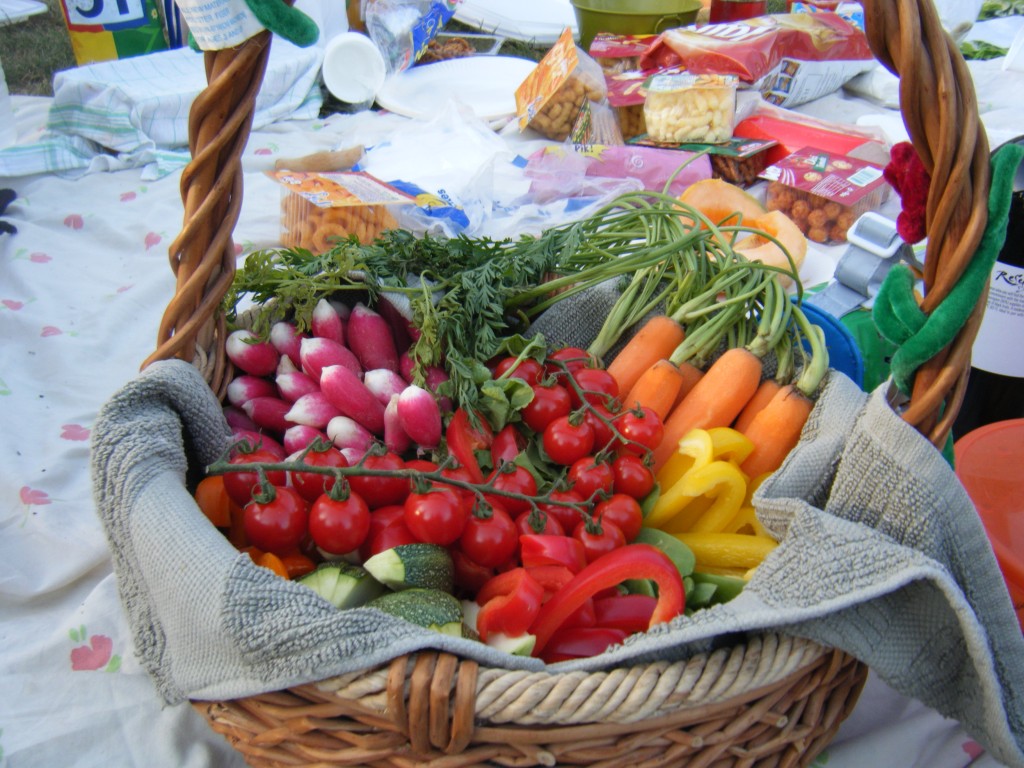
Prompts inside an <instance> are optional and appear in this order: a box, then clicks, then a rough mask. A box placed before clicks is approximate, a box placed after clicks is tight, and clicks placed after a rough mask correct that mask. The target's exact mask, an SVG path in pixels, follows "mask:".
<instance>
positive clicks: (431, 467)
mask: <svg viewBox="0 0 1024 768" xmlns="http://www.w3.org/2000/svg"><path fill="white" fill-rule="evenodd" d="M405 468H406V469H412V470H415V471H416V472H436V471H437V462H436V461H430V460H429V459H409V460H408V461H406V462H405Z"/></svg>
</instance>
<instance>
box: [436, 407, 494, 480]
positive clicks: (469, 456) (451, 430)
mask: <svg viewBox="0 0 1024 768" xmlns="http://www.w3.org/2000/svg"><path fill="white" fill-rule="evenodd" d="M479 422H480V426H479V427H475V426H474V425H473V422H472V421H470V418H469V413H468V412H466V411H465V410H464V409H462V408H458V409H456V411H455V413H454V414H453V415H452V420H451V421H450V422H448V428H447V429H446V430H445V435H444V436H445V442H446V443H447V445H448V452H449V453H450V454H451V455H452V456H454V457H455V460H456V461H457V462H459V466H461V467H465V468H466V469H467V470H468V471H469V472H470V474H471V475H472V477H473V482H474V483H482V482H483V481H484V473H483V471H482V470H481V469H480V464H479V462H477V460H476V451H478V450H483V449H485V448H490V446H491V442H492V441H493V440H494V435H493V433H492V432H491V428H490V425H488V423H487V420H486V419H484V418H483V417H482V416H481V417H480V418H479Z"/></svg>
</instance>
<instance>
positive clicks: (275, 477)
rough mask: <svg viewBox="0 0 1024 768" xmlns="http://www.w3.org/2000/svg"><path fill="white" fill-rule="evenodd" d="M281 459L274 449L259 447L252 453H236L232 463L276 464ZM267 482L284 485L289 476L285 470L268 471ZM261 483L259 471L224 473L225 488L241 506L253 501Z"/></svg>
mask: <svg viewBox="0 0 1024 768" xmlns="http://www.w3.org/2000/svg"><path fill="white" fill-rule="evenodd" d="M280 460H281V457H280V456H278V455H277V454H276V453H275V452H274V451H270V450H267V449H266V448H257V449H256V450H255V451H252V452H251V453H235V454H234V455H233V456H232V457H231V459H230V462H229V463H231V464H256V463H261V462H262V463H266V464H272V463H273V464H276V463H277V462H279V461H280ZM266 475H267V482H268V483H270V484H271V485H275V486H281V487H283V486H284V485H285V484H286V483H287V482H288V476H287V474H286V473H285V472H283V471H273V472H267V473H266ZM259 485H260V480H259V474H258V473H257V472H249V471H245V472H225V473H224V490H226V491H227V492H228V496H230V497H231V500H232V501H233V502H235V504H237V505H238V506H240V507H244V506H245V505H246V504H248V503H249V502H250V501H252V494H253V491H255V490H258V489H259Z"/></svg>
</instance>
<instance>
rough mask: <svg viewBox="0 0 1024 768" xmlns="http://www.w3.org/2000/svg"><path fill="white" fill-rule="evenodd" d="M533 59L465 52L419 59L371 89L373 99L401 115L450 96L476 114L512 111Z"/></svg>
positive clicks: (416, 113)
mask: <svg viewBox="0 0 1024 768" xmlns="http://www.w3.org/2000/svg"><path fill="white" fill-rule="evenodd" d="M536 66H537V62H535V61H530V60H529V59H520V58H517V57H515V56H467V57H465V58H461V59H448V60H446V61H438V62H436V63H434V64H421V65H419V66H416V67H412V68H411V69H407V70H405V71H404V72H401V73H399V74H397V75H392V76H391V77H389V78H388V79H387V80H385V81H384V85H383V86H382V87H381V89H380V90H379V91H378V92H377V103H378V104H379V105H380V106H381V107H383V108H384V109H387V110H389V111H391V112H394V113H396V114H399V115H404V116H405V117H416V118H430V117H433V116H434V115H436V114H437V113H438V112H440V111H441V110H442V109H443V108H444V105H445V104H446V103H447V102H448V101H449V100H451V99H454V100H457V101H458V102H460V103H461V104H465V105H466V106H467V107H470V108H471V109H472V110H473V112H474V113H475V114H476V116H477V117H479V118H480V119H482V120H497V119H498V118H502V117H509V116H510V115H514V114H515V112H516V97H515V92H516V88H518V87H519V85H520V83H522V82H523V80H525V79H526V76H527V75H529V74H530V72H532V71H533V69H534V67H536Z"/></svg>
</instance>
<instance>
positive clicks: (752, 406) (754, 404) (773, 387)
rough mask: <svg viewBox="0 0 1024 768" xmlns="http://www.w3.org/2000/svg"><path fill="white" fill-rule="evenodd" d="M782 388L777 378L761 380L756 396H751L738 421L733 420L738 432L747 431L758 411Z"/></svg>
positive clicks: (737, 418)
mask: <svg viewBox="0 0 1024 768" xmlns="http://www.w3.org/2000/svg"><path fill="white" fill-rule="evenodd" d="M781 388H782V385H781V384H779V382H778V381H776V380H775V379H765V380H764V381H762V382H761V386H759V387H758V388H757V391H756V392H755V393H754V396H753V397H752V398H750V402H748V403H747V404H746V405H745V406H744V407H743V410H742V411H741V412H740V415H739V416H737V417H736V421H734V422H733V425H732V428H733V429H735V430H736V431H737V432H746V431H747V427H748V426H750V422H751V420H752V419H753V418H754V417H755V416H756V415H757V414H758V412H759V411H760V410H761V409H762V408H764V407H765V406H766V405H768V401H769V400H771V399H772V397H774V396H775V393H776V392H778V391H779V389H781Z"/></svg>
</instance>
